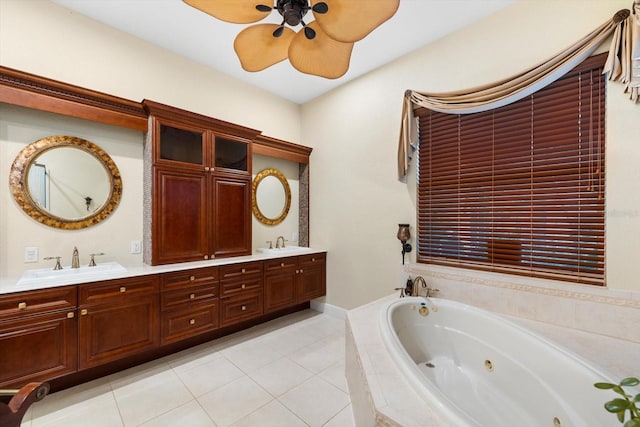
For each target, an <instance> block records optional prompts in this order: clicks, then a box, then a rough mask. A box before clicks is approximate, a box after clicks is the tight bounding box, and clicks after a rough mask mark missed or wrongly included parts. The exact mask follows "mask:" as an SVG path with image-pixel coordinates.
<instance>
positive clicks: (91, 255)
mask: <svg viewBox="0 0 640 427" xmlns="http://www.w3.org/2000/svg"><path fill="white" fill-rule="evenodd" d="M99 255H104V252H99V253H97V254H89V256H90V257H91V261H89V267H95V266H96V260H95V259H93V257H95V256H99Z"/></svg>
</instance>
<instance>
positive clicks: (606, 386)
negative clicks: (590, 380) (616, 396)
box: [593, 383, 616, 390]
mask: <svg viewBox="0 0 640 427" xmlns="http://www.w3.org/2000/svg"><path fill="white" fill-rule="evenodd" d="M593 386H594V387H595V388H599V389H601V390H609V389H611V388H614V387H615V386H616V384H611V383H595V384H594V385H593Z"/></svg>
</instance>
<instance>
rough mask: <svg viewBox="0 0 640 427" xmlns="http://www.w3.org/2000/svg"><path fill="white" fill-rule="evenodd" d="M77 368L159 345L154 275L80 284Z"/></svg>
mask: <svg viewBox="0 0 640 427" xmlns="http://www.w3.org/2000/svg"><path fill="white" fill-rule="evenodd" d="M78 312H79V316H78V324H79V334H78V347H79V349H78V352H79V354H78V368H79V369H86V368H91V367H94V366H98V365H102V364H105V363H108V362H112V361H115V360H119V359H122V358H124V357H127V356H132V355H135V354H138V353H141V352H144V351H147V350H151V349H154V348H156V347H157V346H158V345H159V342H160V333H159V332H160V328H159V324H160V322H159V312H160V309H159V285H158V278H157V276H155V275H150V276H138V277H131V278H126V279H117V280H108V281H104V282H96V283H87V284H82V285H78Z"/></svg>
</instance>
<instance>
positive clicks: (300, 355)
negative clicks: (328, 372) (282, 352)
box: [288, 336, 344, 374]
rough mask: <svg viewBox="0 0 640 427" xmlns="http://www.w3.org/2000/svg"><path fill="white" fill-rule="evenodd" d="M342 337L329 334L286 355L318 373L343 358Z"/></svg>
mask: <svg viewBox="0 0 640 427" xmlns="http://www.w3.org/2000/svg"><path fill="white" fill-rule="evenodd" d="M343 343H344V337H342V336H329V337H325V338H324V339H321V340H320V341H316V342H315V343H313V344H311V345H308V346H306V347H304V348H302V349H300V350H298V351H296V352H295V353H292V354H290V355H288V357H289V358H290V359H291V360H293V361H294V362H296V363H297V364H299V365H300V366H302V367H303V368H305V369H308V370H309V371H311V372H313V373H316V374H317V373H320V372H322V371H323V370H325V369H327V368H328V367H329V366H331V365H333V364H334V363H337V362H339V361H341V360H344V348H342V347H343V346H344V344H343Z"/></svg>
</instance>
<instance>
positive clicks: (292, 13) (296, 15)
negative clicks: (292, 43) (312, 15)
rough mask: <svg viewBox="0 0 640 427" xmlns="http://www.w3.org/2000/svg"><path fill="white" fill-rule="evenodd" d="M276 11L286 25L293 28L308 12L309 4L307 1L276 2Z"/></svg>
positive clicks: (289, 0) (282, 0) (279, 0)
mask: <svg viewBox="0 0 640 427" xmlns="http://www.w3.org/2000/svg"><path fill="white" fill-rule="evenodd" d="M276 9H277V10H278V13H280V15H282V17H283V18H284V22H286V23H287V25H290V26H292V27H295V26H296V25H298V24H300V22H301V21H302V17H303V16H304V15H306V14H307V12H308V11H309V2H308V0H278V3H277V4H276Z"/></svg>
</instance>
